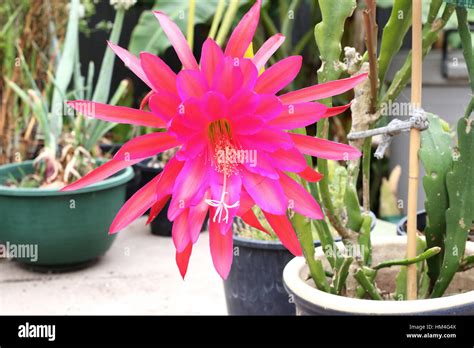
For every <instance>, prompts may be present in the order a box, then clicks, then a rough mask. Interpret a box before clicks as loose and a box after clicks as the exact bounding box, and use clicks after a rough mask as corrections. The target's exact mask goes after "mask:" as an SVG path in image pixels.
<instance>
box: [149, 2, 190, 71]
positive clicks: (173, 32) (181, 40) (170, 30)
mask: <svg viewBox="0 0 474 348" xmlns="http://www.w3.org/2000/svg"><path fill="white" fill-rule="evenodd" d="M153 14H154V15H155V17H156V18H157V19H158V21H159V22H160V25H161V28H162V29H163V31H164V32H165V34H166V36H167V37H168V39H169V40H170V42H171V45H173V47H174V50H175V51H176V54H177V55H178V57H179V60H180V61H181V63H183V67H184V68H185V69H191V70H199V66H198V63H197V62H196V58H194V55H193V52H192V51H191V48H189V45H188V42H187V41H186V38H185V37H184V35H183V33H182V32H181V30H180V29H179V27H178V26H177V25H176V24H175V23H174V22H173V21H172V20H171V19H169V18H168V16H166V15H165V14H164V13H162V12H159V11H153Z"/></svg>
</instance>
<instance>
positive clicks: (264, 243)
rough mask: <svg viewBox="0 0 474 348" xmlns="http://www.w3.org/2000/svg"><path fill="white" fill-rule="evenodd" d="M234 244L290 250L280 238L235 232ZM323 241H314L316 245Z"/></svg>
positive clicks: (255, 247)
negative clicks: (252, 236) (241, 234)
mask: <svg viewBox="0 0 474 348" xmlns="http://www.w3.org/2000/svg"><path fill="white" fill-rule="evenodd" d="M232 238H233V240H234V246H243V247H247V248H254V249H270V250H288V249H287V248H286V247H285V246H284V245H283V244H282V243H281V242H280V241H279V240H261V239H254V238H246V237H242V236H239V235H238V234H235V233H234V234H233V236H232ZM320 245H321V242H320V241H319V240H315V241H314V246H315V247H319V246H320Z"/></svg>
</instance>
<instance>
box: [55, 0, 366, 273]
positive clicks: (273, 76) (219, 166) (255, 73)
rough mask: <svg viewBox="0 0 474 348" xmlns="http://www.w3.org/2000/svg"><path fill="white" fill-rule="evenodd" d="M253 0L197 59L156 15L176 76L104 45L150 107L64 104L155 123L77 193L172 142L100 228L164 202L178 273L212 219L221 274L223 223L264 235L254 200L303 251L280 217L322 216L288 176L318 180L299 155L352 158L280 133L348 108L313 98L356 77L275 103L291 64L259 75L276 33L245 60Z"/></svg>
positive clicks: (148, 58) (226, 228) (159, 64)
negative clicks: (221, 42)
mask: <svg viewBox="0 0 474 348" xmlns="http://www.w3.org/2000/svg"><path fill="white" fill-rule="evenodd" d="M260 7H261V0H257V2H256V3H255V5H254V6H253V7H252V8H251V9H250V11H249V12H248V13H247V14H246V15H245V16H244V17H243V19H242V20H241V21H240V23H239V24H238V26H237V27H236V28H235V30H234V32H233V33H232V34H231V36H230V38H229V41H228V43H227V47H226V48H225V51H224V52H222V50H221V49H220V47H219V46H218V45H217V44H216V43H215V42H214V41H213V40H212V39H207V40H206V42H205V43H204V45H203V47H202V54H201V62H200V64H198V63H197V61H196V59H195V58H194V56H193V54H192V52H191V49H190V48H189V46H188V44H187V42H186V40H185V38H184V36H183V34H182V33H181V31H180V30H179V28H178V27H177V25H176V24H175V23H173V22H172V21H171V20H170V19H169V18H168V17H167V16H166V15H165V14H163V13H160V12H155V16H156V18H157V19H158V21H159V22H160V25H161V27H162V28H163V30H164V32H165V33H166V35H167V37H168V39H169V40H170V42H171V44H172V45H173V47H174V49H175V51H176V53H177V55H178V57H179V59H180V60H181V62H182V64H183V68H184V69H183V70H182V71H180V72H179V73H178V74H177V75H176V74H175V73H174V72H173V71H172V70H171V69H170V68H169V67H168V66H167V65H166V64H165V63H164V62H163V61H162V60H161V59H160V58H159V57H157V56H154V55H152V54H149V53H146V52H143V53H141V54H140V59H138V58H136V57H135V56H133V55H131V54H130V53H128V52H127V51H126V50H124V49H123V48H120V47H118V46H116V45H114V44H112V43H109V45H110V47H111V48H112V49H113V50H114V52H115V53H116V54H117V55H118V56H119V57H120V58H121V59H122V60H123V61H124V62H125V64H126V65H127V66H128V67H129V68H130V69H131V70H132V71H133V72H134V73H135V74H136V75H137V76H138V77H140V78H141V79H142V80H143V82H145V83H146V84H147V85H148V86H149V87H150V88H151V92H150V93H149V94H148V96H147V98H146V100H145V101H144V102H143V103H142V105H148V107H149V109H150V110H151V111H150V112H148V111H144V110H136V109H130V108H125V107H117V106H110V105H104V104H100V103H93V102H89V101H83V100H77V101H72V102H70V103H69V105H71V106H72V107H73V108H75V109H76V110H77V111H79V112H81V113H83V114H86V115H87V116H91V117H96V118H100V119H103V120H108V121H112V122H121V123H130V124H138V125H144V126H150V127H156V128H165V129H166V131H164V132H156V133H152V134H147V135H144V136H140V137H137V138H135V139H133V140H131V141H129V142H128V143H126V144H125V145H123V147H122V148H121V149H120V150H119V151H118V152H117V154H116V155H115V156H114V158H113V159H112V160H111V161H109V162H108V163H106V164H104V165H103V166H101V167H99V168H97V169H96V170H94V171H93V172H91V173H90V174H88V175H87V176H85V177H83V178H82V179H80V180H78V181H76V182H75V183H73V184H71V185H69V186H67V187H65V188H64V189H63V190H65V191H69V190H77V189H80V188H82V187H85V186H87V185H90V184H92V183H95V182H97V181H99V180H102V179H104V178H106V177H109V176H111V175H113V174H114V173H116V172H118V171H119V170H121V169H123V168H125V167H127V166H130V165H133V164H135V163H137V162H140V161H142V160H143V159H145V158H147V157H151V156H153V155H156V154H157V153H160V152H162V151H165V150H167V149H170V148H173V147H177V146H179V147H180V149H179V151H178V152H177V153H176V155H175V156H174V157H173V158H172V159H171V160H170V161H169V163H168V164H167V165H166V167H165V168H164V170H163V172H162V173H161V174H160V175H158V176H157V177H156V178H155V179H154V180H153V181H151V182H150V183H149V184H148V185H146V186H145V187H143V188H142V189H141V190H140V191H138V192H137V193H136V194H135V195H134V196H133V197H132V198H130V200H129V201H128V202H126V203H125V205H124V206H123V207H122V209H121V210H120V211H119V213H118V214H117V216H116V218H115V220H114V221H113V222H112V225H111V227H110V233H115V232H118V231H120V230H121V229H123V228H124V227H126V226H127V225H128V224H130V223H131V222H132V221H133V220H135V219H136V218H138V217H139V216H141V215H142V214H143V213H144V212H145V211H146V210H148V209H149V208H151V213H150V218H149V221H148V222H150V221H151V220H152V219H153V218H154V217H156V216H157V214H158V213H159V212H160V210H161V209H162V208H163V206H164V205H165V204H166V202H167V201H168V200H169V199H170V198H171V202H170V207H169V210H168V218H169V219H170V220H171V221H173V230H172V234H173V241H174V244H175V247H176V261H177V264H178V267H179V269H180V272H181V275H182V276H183V277H184V275H185V273H186V270H187V267H188V261H189V257H190V255H191V250H192V245H193V244H194V243H196V241H197V239H198V237H199V232H200V230H201V226H202V224H203V222H204V219H205V216H206V214H207V213H208V211H209V212H210V228H209V229H210V247H211V254H212V259H213V263H214V266H215V268H216V270H217V272H218V273H219V274H220V275H221V277H222V278H224V279H225V278H226V277H227V275H228V273H229V270H230V266H231V263H232V230H231V226H232V220H233V218H234V217H235V216H236V215H237V216H240V217H241V218H242V219H243V220H244V221H245V222H246V223H247V224H249V225H252V226H254V227H256V228H259V229H261V230H264V228H263V227H262V226H261V225H260V223H259V221H258V219H257V218H256V216H255V215H254V213H253V211H252V207H253V206H254V205H257V206H259V207H260V209H261V210H262V211H263V214H264V216H265V218H266V219H267V220H268V223H269V224H270V226H271V227H272V228H273V229H274V230H275V233H276V234H277V235H278V237H279V238H280V240H281V242H282V243H283V244H284V245H285V246H286V247H287V248H288V249H289V250H290V251H291V252H292V253H293V254H295V255H301V254H302V250H301V246H300V243H299V241H298V238H297V236H296V233H295V231H294V230H293V227H292V225H291V223H290V221H289V219H288V218H287V215H286V213H287V208H288V203H289V202H292V207H293V209H294V210H295V211H296V212H298V213H300V214H302V215H305V216H307V217H309V218H312V219H322V218H323V214H322V212H321V209H320V207H319V205H318V203H317V202H316V201H315V200H314V198H313V197H312V196H311V194H310V193H309V192H308V191H307V190H306V189H305V188H303V187H302V186H301V185H300V184H299V183H298V182H297V181H295V180H294V179H293V178H291V177H290V176H289V175H288V174H287V173H288V172H289V173H294V174H296V175H298V176H299V177H300V178H302V179H304V180H307V181H309V182H317V181H318V180H319V179H320V178H321V175H320V174H319V173H317V172H316V171H314V170H313V169H312V168H311V167H309V166H308V164H307V162H306V159H305V157H304V155H303V154H307V155H311V156H316V157H321V158H326V159H332V160H350V159H354V158H357V157H359V156H360V152H359V151H358V150H356V149H354V148H352V147H350V146H348V145H344V144H338V143H334V142H331V141H328V140H323V139H318V138H313V137H308V136H305V135H299V134H294V133H290V132H288V131H289V130H291V129H294V128H299V127H304V126H306V125H309V124H312V123H314V122H316V121H318V120H319V119H321V118H325V117H330V116H333V115H336V114H339V113H341V112H342V111H344V110H345V109H347V107H348V106H345V107H338V108H327V107H326V106H324V105H322V104H319V103H315V102H313V101H314V100H318V99H323V98H327V97H330V96H334V95H337V94H341V93H343V92H346V91H348V90H350V89H352V88H353V87H354V86H355V85H357V84H358V83H360V82H361V81H362V80H363V79H365V78H366V75H365V74H363V75H359V76H356V77H353V78H348V79H345V80H339V81H333V82H329V83H325V84H321V85H315V86H311V87H308V88H304V89H301V90H298V91H293V92H290V93H287V94H283V95H280V96H277V95H276V93H277V92H279V91H280V90H281V89H283V88H284V87H285V86H287V85H288V84H289V83H290V82H291V81H292V80H293V79H294V78H295V77H296V75H297V74H298V71H299V70H300V67H301V57H300V56H293V57H288V58H286V59H283V60H281V61H279V62H278V63H276V64H274V65H273V66H271V67H270V68H269V69H267V70H266V71H265V72H263V73H262V74H260V75H259V71H260V70H261V69H262V68H263V67H264V65H265V64H266V62H267V61H268V60H269V58H270V57H271V56H272V54H273V53H274V52H275V51H276V50H277V49H278V48H279V46H280V45H281V44H282V43H283V41H284V37H283V36H282V35H275V36H273V37H271V38H269V39H268V41H266V42H265V43H264V44H263V45H262V47H261V48H260V50H258V52H257V53H256V54H255V56H254V57H253V58H252V59H246V58H244V55H245V52H246V50H247V48H248V47H249V46H250V44H251V41H252V38H253V35H254V33H255V30H256V28H257V25H258V20H259V15H260ZM231 150H234V151H236V152H237V151H239V150H247V151H256V152H257V161H256V163H252V165H251V164H249V163H245V161H227V160H224V161H221V160H220V158H222V152H223V151H224V152H225V151H227V152H229V151H231Z"/></svg>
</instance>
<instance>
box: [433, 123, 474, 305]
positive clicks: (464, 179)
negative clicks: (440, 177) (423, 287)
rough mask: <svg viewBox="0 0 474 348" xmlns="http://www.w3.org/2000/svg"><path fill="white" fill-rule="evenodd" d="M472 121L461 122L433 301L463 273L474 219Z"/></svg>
mask: <svg viewBox="0 0 474 348" xmlns="http://www.w3.org/2000/svg"><path fill="white" fill-rule="evenodd" d="M472 122H473V120H472V119H465V118H461V119H460V120H459V122H458V128H457V136H458V152H457V153H455V154H454V158H453V169H452V170H451V171H450V172H449V173H448V174H447V176H446V185H447V190H448V197H449V209H448V210H447V211H446V238H445V242H444V244H445V250H444V258H443V263H442V265H441V270H440V274H439V277H438V279H437V280H436V283H435V285H434V288H433V292H432V293H431V297H440V296H442V295H443V294H444V292H445V291H446V289H447V288H448V286H449V283H450V282H451V280H452V279H453V277H454V275H455V274H456V272H457V271H458V269H459V266H460V264H461V260H462V258H463V256H464V250H465V247H466V239H467V236H468V234H469V231H470V229H471V225H472V220H473V216H474V201H473V199H472V197H473V193H474V131H473V130H472Z"/></svg>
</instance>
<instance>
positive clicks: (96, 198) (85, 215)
mask: <svg viewBox="0 0 474 348" xmlns="http://www.w3.org/2000/svg"><path fill="white" fill-rule="evenodd" d="M32 172H33V166H32V162H31V161H27V162H22V163H15V164H8V165H4V166H0V241H2V242H3V243H4V244H5V245H7V246H8V245H10V246H12V245H14V246H24V245H33V246H37V260H34V259H33V260H32V259H31V255H28V257H26V258H25V257H16V258H15V259H16V261H18V262H20V263H22V264H24V265H26V266H28V267H29V268H32V269H34V270H38V271H62V270H71V269H75V268H81V267H83V266H85V265H88V264H89V263H91V262H93V261H95V260H96V259H97V258H98V257H100V256H102V255H104V254H105V253H106V252H107V250H108V249H109V248H110V246H111V245H112V242H113V241H114V239H115V236H112V235H109V234H108V230H109V226H110V224H111V222H112V220H113V219H114V217H115V215H116V214H117V212H118V210H119V209H120V207H121V206H122V205H123V203H124V200H125V188H126V184H127V182H128V181H129V180H131V179H132V177H133V170H132V169H131V168H126V169H124V170H122V171H121V172H119V173H117V174H116V175H114V176H112V177H110V178H109V179H106V180H103V181H101V182H99V183H96V184H94V185H91V186H88V187H86V188H84V189H81V190H78V191H74V192H60V191H58V190H57V189H35V188H11V187H6V186H1V185H2V184H3V183H4V182H5V180H6V179H7V178H8V177H10V176H15V177H17V178H18V177H21V176H23V175H24V174H28V173H32ZM17 256H18V255H17ZM20 256H21V255H20Z"/></svg>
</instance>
